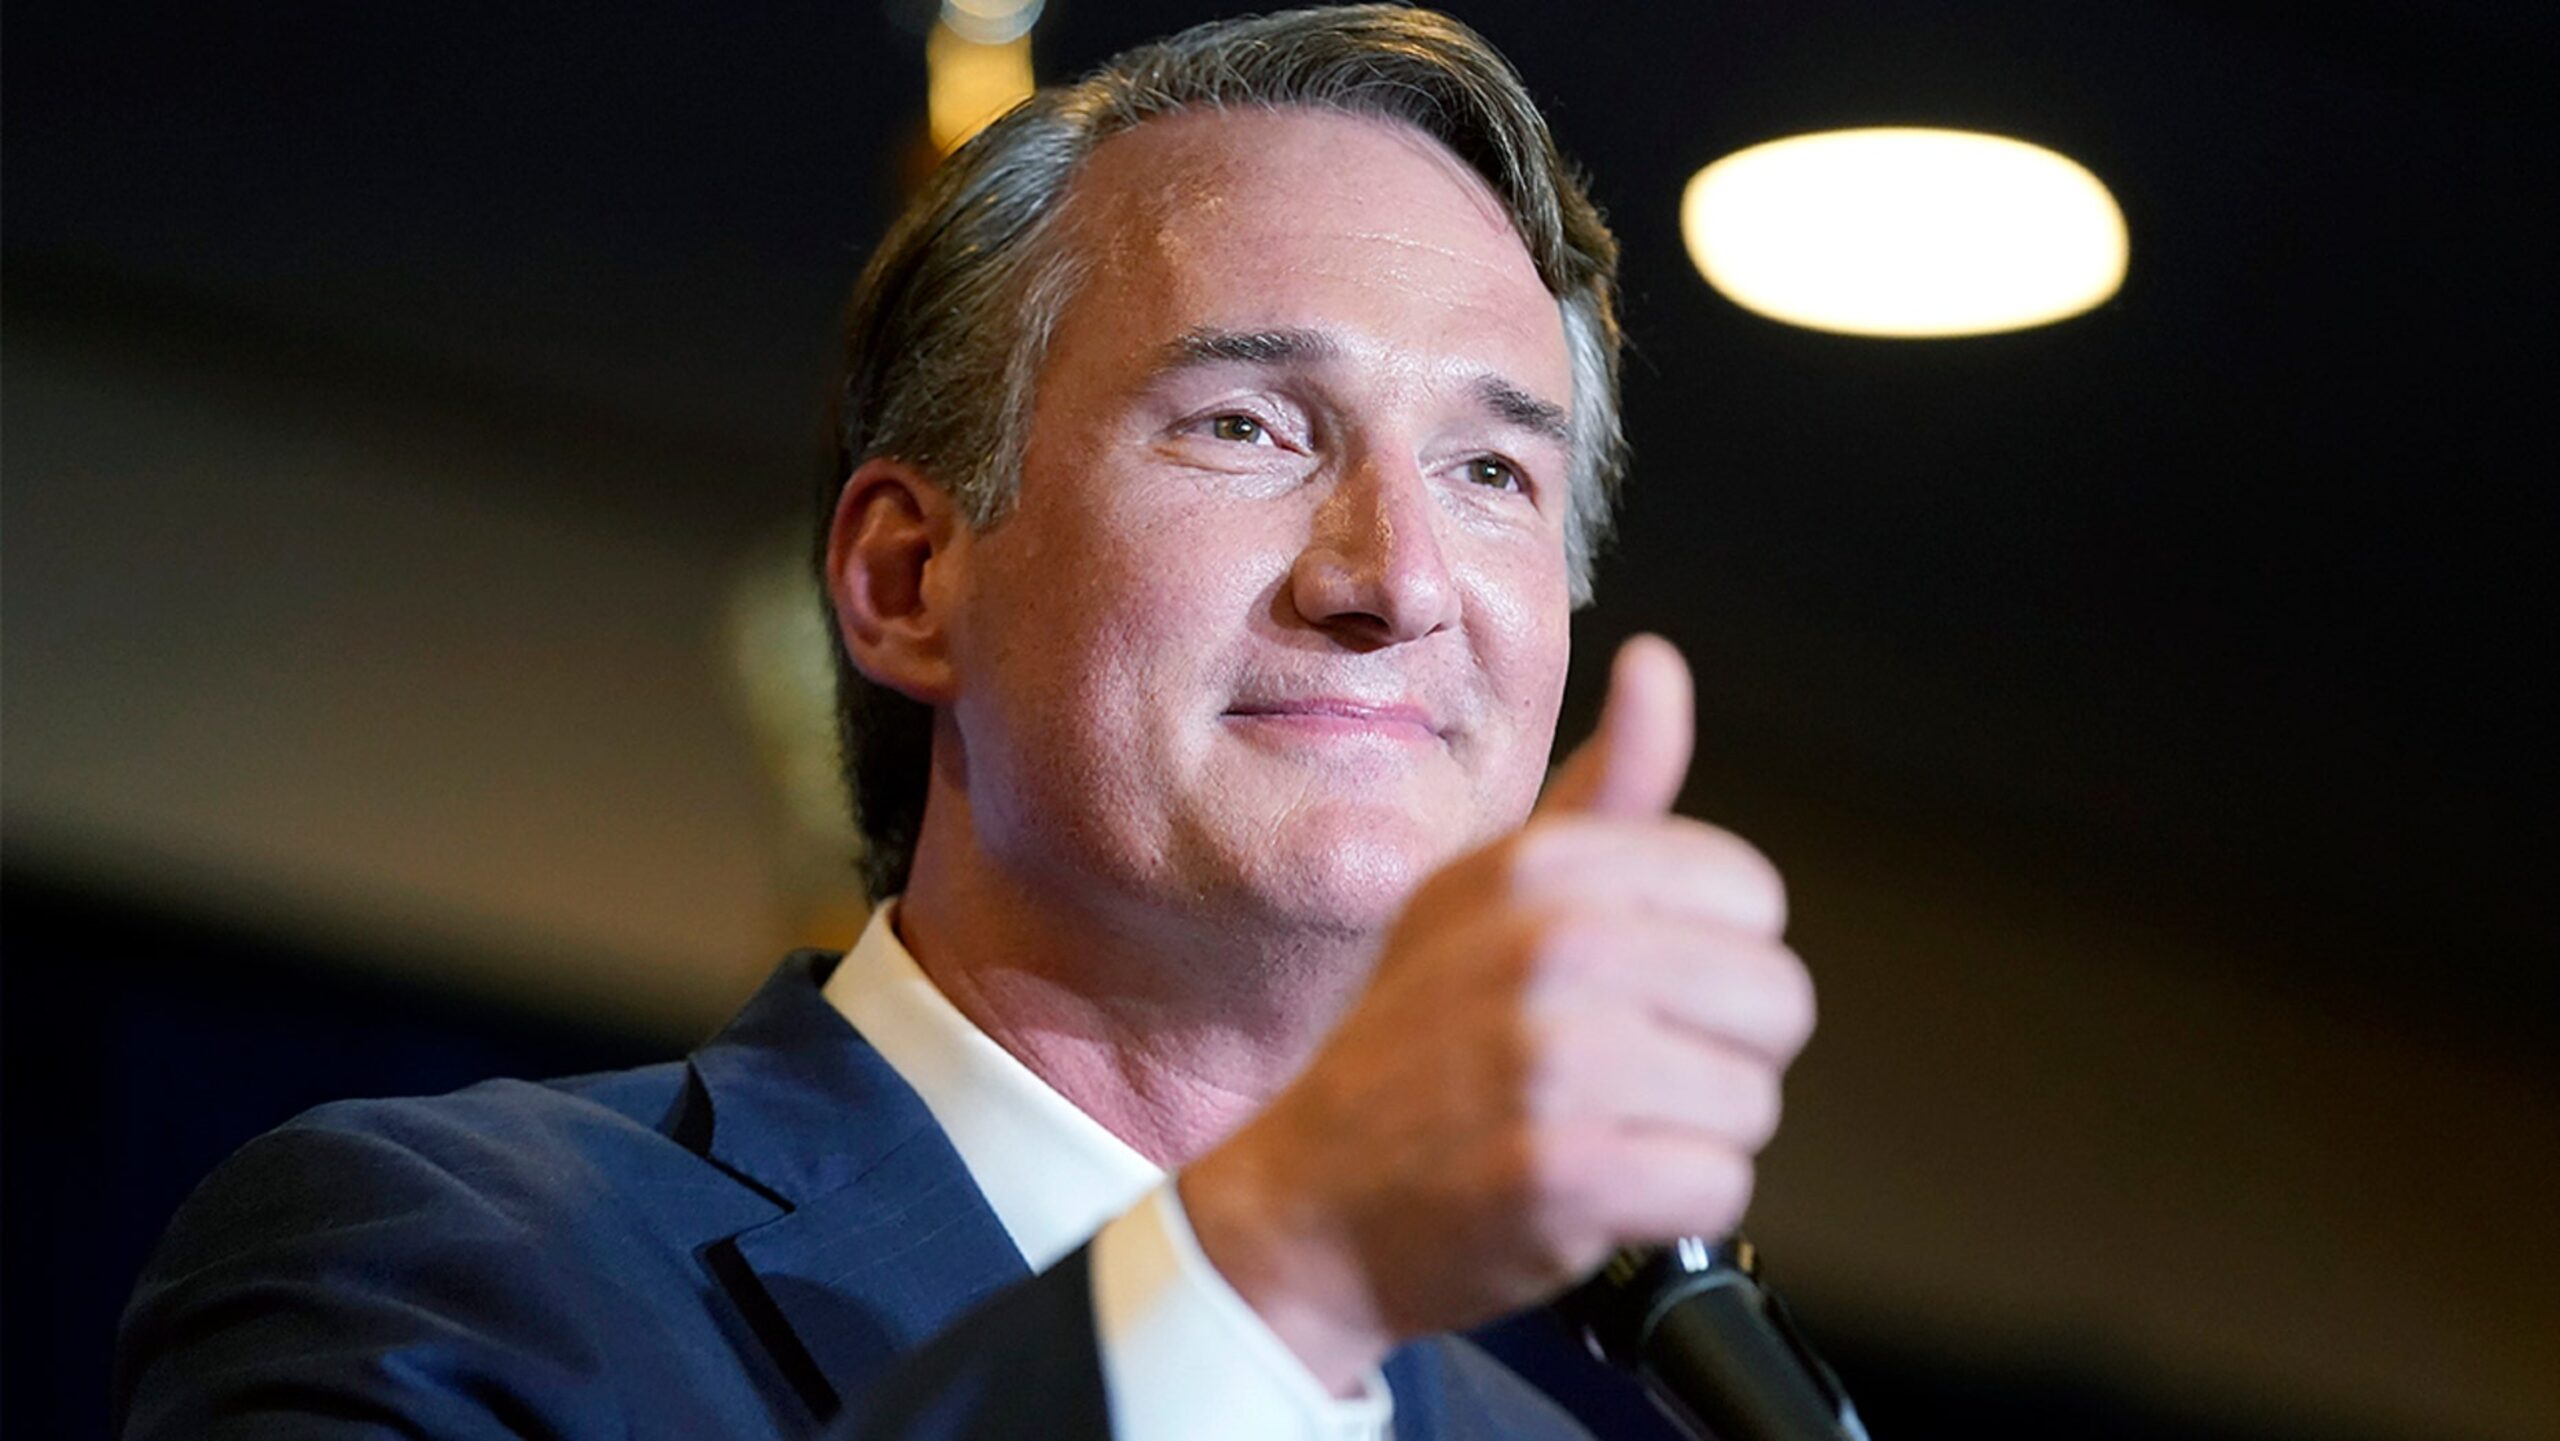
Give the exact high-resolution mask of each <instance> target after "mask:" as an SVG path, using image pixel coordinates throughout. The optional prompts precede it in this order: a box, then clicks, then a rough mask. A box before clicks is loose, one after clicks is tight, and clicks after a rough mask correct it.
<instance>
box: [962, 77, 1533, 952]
mask: <svg viewBox="0 0 2560 1441" xmlns="http://www.w3.org/2000/svg"><path fill="white" fill-rule="evenodd" d="M1066 219H1067V221H1068V241H1067V243H1069V244H1072V245H1074V246H1076V247H1078V249H1079V252H1080V254H1081V256H1082V257H1083V259H1084V261H1085V262H1086V264H1087V266H1088V271H1087V278H1086V280H1085V282H1084V284H1083V285H1082V286H1081V288H1080V289H1079V291H1078V292H1077V294H1076V296H1075V298H1074V300H1073V301H1072V302H1071V303H1070V304H1069V306H1068V307H1067V309H1066V311H1065V313H1064V314H1063V315H1062V317H1061V318H1060V322H1059V326H1058V328H1057V330H1056V332H1055V334H1054V336H1053V339H1052V343H1051V347H1050V351H1049V355H1048V358H1047V361H1046V364H1045V365H1044V367H1043V369H1042V370H1041V373H1040V376H1039V382H1038V393H1037V401H1036V405H1035V408H1034V411H1033V416H1032V426H1031V432H1030V438H1029V444H1028V448H1027V453H1026V456H1025V459H1024V465H1023V473H1022V480H1021V491H1020V496H1019V500H1018V504H1017V506H1016V508H1015V509H1014V510H1013V512H1012V513H1011V514H1010V515H1009V516H1008V517H1007V518H1006V519H1005V520H1003V521H1002V522H1001V523H1000V524H998V525H996V526H995V527H993V528H992V529H990V530H987V531H985V532H983V533H980V534H977V535H975V536H972V537H970V538H969V539H968V541H967V542H966V543H965V545H964V546H963V547H962V548H961V549H960V550H958V551H955V552H954V553H952V555H951V557H950V559H949V562H948V564H950V565H951V567H952V570H951V572H949V573H947V579H949V580H950V581H951V582H952V583H953V584H954V586H955V589H956V590H957V591H958V593H959V594H960V595H961V596H962V597H963V599H962V603H961V605H960V607H959V609H958V610H957V612H956V617H957V618H956V621H955V624H954V627H953V631H952V659H953V664H954V666H955V667H956V676H957V680H958V698H957V700H956V702H955V703H954V710H953V714H954V718H955V720H956V723H957V728H958V734H959V738H960V741H961V745H962V759H963V762H964V764H965V768H966V770H965V786H966V790H967V794H968V798H969V810H970V828H971V830H972V832H973V834H974V837H975V844H976V846H977V847H978V850H979V852H980V854H981V855H982V856H983V857H984V858H985V859H987V860H990V861H992V862H993V863H995V864H997V865H999V866H1001V867H1003V868H1004V869H1005V870H1006V871H1007V872H1009V873H1010V874H1012V875H1013V876H1015V877H1016V878H1017V880H1018V881H1019V882H1020V883H1023V884H1027V885H1029V886H1031V887H1032V888H1034V889H1035V890H1041V891H1050V892H1053V893H1055V894H1058V895H1060V896H1062V897H1063V896H1073V897H1076V898H1078V901H1079V903H1082V904H1091V905H1102V906H1105V907H1106V908H1108V907H1115V906H1123V905H1127V906H1135V907H1139V908H1147V909H1151V910H1152V911H1153V912H1154V913H1155V914H1158V915H1163V914H1165V913H1166V910H1167V908H1172V910H1173V911H1174V912H1177V913H1180V914H1185V915H1193V916H1199V917H1202V918H1207V919H1218V920H1227V921H1244V920H1251V921H1256V922H1261V923H1275V922H1276V923H1279V924H1282V925H1291V926H1301V927H1315V928H1320V929H1326V930H1334V931H1374V930H1376V929H1378V928H1380V927H1383V926H1384V925H1385V924H1386V923H1387V922H1388V921H1389V920H1391V919H1392V918H1393V916H1394V914H1395V912H1396V910H1397V909H1398V908H1399V907H1400V906H1401V905H1402V903H1403V900H1404V898H1405V896H1406V895H1407V893H1408V892H1410V891H1411V889H1412V888H1413V886H1414V885H1415V884H1416V883H1418V882H1419V881H1420V880H1421V879H1422V878H1423V877H1424V876H1425V875H1427V874H1429V872H1430V871H1431V870H1433V869H1434V868H1436V867H1437V866H1438V865H1439V864H1441V863H1442V862H1444V861H1446V860H1447V859H1449V858H1450V857H1452V856H1454V855H1456V854H1457V853H1458V852H1460V851H1462V850H1464V849H1467V848H1469V847H1471V846H1473V845H1475V844H1478V843H1480V842H1482V841H1484V840H1487V839H1489V838H1491V837H1492V836H1494V835H1496V834H1499V833H1500V832H1502V831H1504V830H1506V829H1508V828H1510V827H1512V826H1514V825H1516V824H1518V823H1519V821H1520V820H1521V818H1522V817H1523V815H1525V814H1526V812H1527V810H1528V808H1529V806H1530V804H1531V802H1532V801H1533V800H1534V799H1535V796H1536V793H1537V789H1538V785H1539V781H1540V779H1541V776H1542V774H1543V771H1544V768H1545V763H1546V758H1547V753H1548V747H1549V744H1550V742H1551V740H1552V737H1553V733H1554V728H1555V718H1556V707H1557V703H1558V699H1559V696H1560V694H1561V692H1562V688H1563V681H1564V672H1565V660H1566V650H1567V625H1566V621H1567V611H1568V608H1569V600H1568V592H1567V586H1566V566H1565V554H1564V542H1563V519H1564V515H1565V511H1566V506H1567V495H1566V487H1567V484H1568V472H1569V465H1570V454H1569V450H1568V446H1567V443H1566V439H1565V433H1564V420H1565V411H1566V407H1567V406H1568V405H1569V404H1570V403H1571V400H1572V380H1571V370H1570V365H1569V362H1568V359H1567V353H1566V349H1565V341H1564V332H1563V325H1562V321H1561V318H1560V316H1559V314H1558V310H1557V305H1556V302H1555V300H1554V298H1553V297H1552V296H1550V295H1549V294H1548V293H1547V291H1546V289H1545V287H1544V286H1543V285H1542V284H1541V283H1540V281H1539V279H1538V276H1537V273H1536V270H1535V269H1534V267H1533V266H1532V264H1531V262H1530V259H1529V256H1528V253H1527V252H1526V250H1525V249H1523V247H1522V246H1521V243H1520V241H1519V240H1518V238H1517V237H1516V236H1515V235H1514V234H1513V232H1512V230H1511V228H1510V225H1509V222H1508V220H1507V219H1506V218H1505V216H1504V215H1503V213H1502V211H1501V209H1500V206H1499V203H1498V202H1497V201H1496V200H1495V199H1494V198H1493V197H1492V195H1491V193H1490V192H1489V191H1488V190H1487V189H1486V187H1485V186H1484V185H1483V183H1482V182H1481V181H1480V180H1479V179H1478V178H1477V177H1476V176H1475V175H1474V174H1473V173H1472V172H1470V171H1468V170H1467V169H1466V168H1465V166H1464V165H1463V164H1462V163H1461V162H1459V161H1458V160H1457V159H1455V158H1454V157H1453V156H1451V155H1450V154H1449V153H1448V152H1446V151H1445V150H1443V149H1441V148H1440V147H1439V146H1438V145H1436V144H1435V143H1434V142H1432V141H1430V140H1428V139H1425V138H1424V137H1422V136H1421V135H1420V134H1418V133H1417V132H1414V131H1412V130H1410V129H1408V128H1405V127H1402V126H1398V125H1392V124H1389V123H1386V122H1381V121H1373V120H1365V119H1358V118H1353V117H1347V116H1342V115H1334V114H1325V113H1318V112H1308V111H1284V112H1279V113H1270V112H1240V113H1233V114H1224V115H1220V114H1213V113H1195V114H1188V115H1183V116H1179V117H1174V118H1170V119H1164V120H1157V121H1151V122H1149V123H1147V124H1145V125H1143V126H1140V127H1139V128H1137V129H1136V130H1134V131H1131V132H1129V133H1127V134H1124V135H1121V136H1119V137H1116V138H1114V139H1113V140H1111V141H1109V142H1107V143H1106V144H1105V145H1103V146H1102V147H1101V148H1100V149H1099V150H1098V151H1097V152H1096V154H1095V155H1094V156H1093V158H1092V160H1091V162H1090V164H1089V166H1088V168H1087V169H1086V171H1085V173H1084V174H1083V175H1082V176H1081V177H1080V178H1079V179H1078V181H1077V182H1076V185H1075V189H1074V195H1073V198H1072V200H1071V201H1070V208H1069V210H1068V212H1067V215H1066Z"/></svg>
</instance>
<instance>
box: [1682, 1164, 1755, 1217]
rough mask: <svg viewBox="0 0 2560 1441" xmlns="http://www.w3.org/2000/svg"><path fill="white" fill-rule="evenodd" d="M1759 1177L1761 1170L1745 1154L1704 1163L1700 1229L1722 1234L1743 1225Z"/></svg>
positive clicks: (1699, 1198)
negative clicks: (1743, 1218)
mask: <svg viewBox="0 0 2560 1441" xmlns="http://www.w3.org/2000/svg"><path fill="white" fill-rule="evenodd" d="M1757 1180H1758V1171H1757V1169H1756V1168H1755V1167H1753V1165H1752V1164H1751V1162H1750V1160H1749V1159H1748V1158H1747V1157H1744V1156H1740V1155H1726V1156H1721V1157H1718V1158H1717V1159H1716V1160H1714V1161H1711V1162H1708V1163H1706V1164H1704V1165H1701V1166H1700V1167H1699V1168H1698V1181H1697V1192H1696V1205H1697V1214H1698V1217H1699V1224H1700V1228H1701V1229H1702V1230H1704V1231H1705V1232H1706V1233H1707V1234H1709V1235H1716V1236H1721V1235H1724V1234H1726V1233H1727V1232H1730V1231H1732V1230H1733V1229H1734V1228H1735V1227H1737V1226H1739V1225H1741V1224H1742V1217H1743V1213H1744V1212H1746V1211H1748V1210H1750V1209H1751V1192H1752V1188H1753V1186H1754V1185H1755V1184H1756V1182H1757Z"/></svg>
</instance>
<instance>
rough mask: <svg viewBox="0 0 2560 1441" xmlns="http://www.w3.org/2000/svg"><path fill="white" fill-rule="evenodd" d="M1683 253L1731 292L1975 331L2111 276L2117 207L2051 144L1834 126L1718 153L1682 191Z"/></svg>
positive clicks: (1838, 320) (2071, 305)
mask: <svg viewBox="0 0 2560 1441" xmlns="http://www.w3.org/2000/svg"><path fill="white" fill-rule="evenodd" d="M1680 232H1681V235H1682V236H1683V237H1684V238H1685V239H1686V240H1687V241H1688V244H1689V258H1690V259H1691V260H1693V261H1695V262H1696V263H1697V266H1698V269H1699V271H1700V272H1701V273H1703V274H1704V275H1705V276H1706V277H1707V282H1708V283H1709V284H1711V285H1713V286H1714V287H1715V288H1716V289H1718V290H1720V291H1722V292H1724V294H1725V295H1726V296H1727V297H1728V298H1730V299H1731V300H1732V301H1733V302H1734V303H1735V304H1737V305H1740V306H1741V307H1743V308H1744V309H1746V310H1751V311H1756V312H1758V313H1759V314H1762V315H1765V316H1768V317H1769V318H1771V319H1773V320H1783V321H1786V322H1788V323H1790V324H1793V325H1803V326H1809V327H1811V328H1813V329H1815V330H1833V331H1841V332H1845V333H1847V334H1851V335H1891V336H1947V335H1981V334H1986V333H1989V332H1992V331H2000V330H2019V329H2023V328H2025V327H2027V326H2030V325H2043V324H2046V323H2048V322H2051V321H2056V320H2061V319H2063V318H2064V317H2066V316H2072V315H2077V314H2079V313H2080V312H2081V311H2084V310H2087V309H2089V308H2090V307H2091V306H2094V305H2097V304H2098V303H2100V302H2101V301H2104V300H2105V299H2106V298H2107V297H2108V296H2110V295H2113V294H2115V292H2116V288H2117V287H2118V286H2119V285H2121V284H2123V283H2124V271H2125V257H2126V248H2127V247H2126V239H2125V228H2124V212H2123V211H2121V210H2119V209H2117V208H2116V201H2115V197H2114V196H2113V195H2110V194H2109V193H2108V192H2107V187H2106V186H2105V185H2104V184H2103V183H2101V182H2100V181H2099V179H2098V177H2096V176H2095V175H2092V174H2090V173H2089V172H2088V171H2087V170H2086V169H2085V168H2083V167H2082V166H2080V165H2079V164H2078V163H2076V162H2074V161H2072V160H2070V159H2068V158H2066V157H2064V156H2061V155H2057V154H2055V153H2054V152H2052V151H2050V150H2046V149H2043V148H2041V147H2038V146H2034V145H2029V144H2028V143H2026V142H2025V141H2023V140H2012V139H2010V138H2008V137H2006V136H2001V135H1984V134H1978V133H1975V132H1972V131H1964V130H1918V129H1884V130H1834V131H1826V132H1823V133H1820V134H1813V135H1794V136H1789V137H1788V138H1786V139H1784V140H1772V141H1770V142H1768V143H1767V144H1765V145H1754V146H1752V147H1751V148H1749V149H1747V150H1739V151H1736V152H1734V153H1733V154H1731V155H1728V156H1726V157H1724V158H1723V159H1722V160H1719V161H1717V162H1716V163H1714V164H1713V165H1710V166H1708V167H1707V168H1706V169H1704V170H1701V171H1699V172H1698V173H1697V174H1696V175H1695V176H1693V177H1691V178H1690V181H1689V188H1688V191H1687V193H1686V194H1685V195H1683V196H1682V197H1681V201H1680Z"/></svg>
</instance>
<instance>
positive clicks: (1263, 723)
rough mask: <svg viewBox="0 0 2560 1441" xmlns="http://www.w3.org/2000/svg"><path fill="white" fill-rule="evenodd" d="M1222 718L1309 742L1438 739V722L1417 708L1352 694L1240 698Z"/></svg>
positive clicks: (1412, 705) (1413, 741) (1418, 741)
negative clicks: (1360, 697) (1242, 699)
mask: <svg viewBox="0 0 2560 1441" xmlns="http://www.w3.org/2000/svg"><path fill="white" fill-rule="evenodd" d="M1227 718H1228V719H1229V720H1234V721H1241V722H1244V723H1246V724H1248V725H1251V726H1254V727H1256V728H1257V729H1270V730H1273V731H1277V732H1280V733H1283V734H1287V735H1291V736H1298V737H1303V738H1305V739H1308V740H1324V739H1343V740H1359V739H1371V738H1374V739H1377V740H1383V741H1397V742H1403V743H1408V744H1418V743H1420V742H1424V741H1437V740H1440V739H1441V738H1442V736H1441V728H1440V724H1439V722H1438V721H1436V720H1435V719H1434V718H1433V717H1432V715H1431V713H1430V712H1429V711H1428V710H1425V709H1424V708H1423V707H1421V706H1418V705H1414V704H1411V703H1409V702H1404V701H1386V702H1380V701H1367V700H1360V699H1357V698H1354V697H1351V696H1330V695H1328V696H1292V697H1289V698H1286V699H1278V700H1251V701H1240V702H1238V703H1237V704H1235V705H1233V706H1230V707H1229V708H1228V709H1227Z"/></svg>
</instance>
